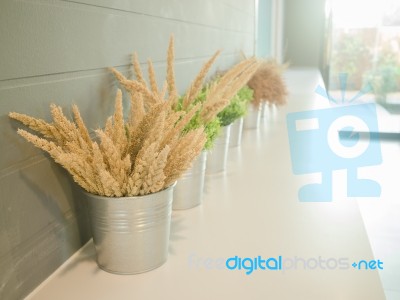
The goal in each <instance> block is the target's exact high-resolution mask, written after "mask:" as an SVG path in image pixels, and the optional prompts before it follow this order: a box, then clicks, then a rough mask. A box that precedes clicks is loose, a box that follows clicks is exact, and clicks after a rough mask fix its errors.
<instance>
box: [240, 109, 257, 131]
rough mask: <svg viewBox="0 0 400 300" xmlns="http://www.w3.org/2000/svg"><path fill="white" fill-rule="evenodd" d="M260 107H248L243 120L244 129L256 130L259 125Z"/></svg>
mask: <svg viewBox="0 0 400 300" xmlns="http://www.w3.org/2000/svg"><path fill="white" fill-rule="evenodd" d="M260 115H261V110H260V107H256V106H254V105H253V104H250V105H249V109H248V110H247V115H246V117H245V118H244V125H243V128H244V129H257V128H258V127H259V125H260Z"/></svg>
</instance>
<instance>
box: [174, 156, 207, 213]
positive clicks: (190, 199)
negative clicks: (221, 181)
mask: <svg viewBox="0 0 400 300" xmlns="http://www.w3.org/2000/svg"><path fill="white" fill-rule="evenodd" d="M206 161H207V151H202V152H201V153H200V155H199V156H198V157H197V158H196V159H195V160H194V162H193V165H192V167H191V168H190V169H189V170H187V171H186V172H185V173H184V174H183V175H182V176H181V178H180V179H179V180H178V182H177V183H176V186H175V188H174V201H173V202H172V209H174V210H177V209H189V208H192V207H195V206H198V205H200V204H201V202H202V199H203V191H204V175H205V172H206Z"/></svg>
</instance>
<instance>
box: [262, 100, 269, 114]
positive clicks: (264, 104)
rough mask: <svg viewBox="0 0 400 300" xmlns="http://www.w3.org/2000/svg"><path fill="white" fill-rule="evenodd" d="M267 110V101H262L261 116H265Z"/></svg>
mask: <svg viewBox="0 0 400 300" xmlns="http://www.w3.org/2000/svg"><path fill="white" fill-rule="evenodd" d="M268 112H269V104H268V102H266V101H264V102H263V103H262V104H261V118H267V117H268Z"/></svg>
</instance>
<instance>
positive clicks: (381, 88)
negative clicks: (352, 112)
mask: <svg viewBox="0 0 400 300" xmlns="http://www.w3.org/2000/svg"><path fill="white" fill-rule="evenodd" d="M364 83H365V84H367V83H370V84H371V85H372V88H373V90H374V93H375V95H376V97H377V100H378V101H385V99H386V94H387V93H391V92H397V91H398V90H399V84H400V65H399V62H398V60H397V57H396V55H395V53H393V52H392V51H388V50H386V51H382V52H381V53H380V56H379V57H378V59H377V62H376V67H375V69H373V70H371V71H369V72H367V73H366V75H365V76H364Z"/></svg>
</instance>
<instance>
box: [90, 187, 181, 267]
mask: <svg viewBox="0 0 400 300" xmlns="http://www.w3.org/2000/svg"><path fill="white" fill-rule="evenodd" d="M85 194H86V198H87V200H88V207H89V215H90V221H91V228H92V234H93V242H94V246H95V248H96V254H97V264H98V266H99V267H100V268H101V269H103V270H105V271H107V272H110V273H115V274H136V273H142V272H146V271H150V270H152V269H155V268H157V267H159V266H160V265H162V264H163V263H165V262H166V260H167V257H168V244H169V234H170V224H171V205H172V196H173V186H170V187H169V188H167V189H165V190H162V191H160V192H157V193H153V194H149V195H144V196H134V197H121V198H111V197H102V196H96V195H92V194H89V193H85Z"/></svg>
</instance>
